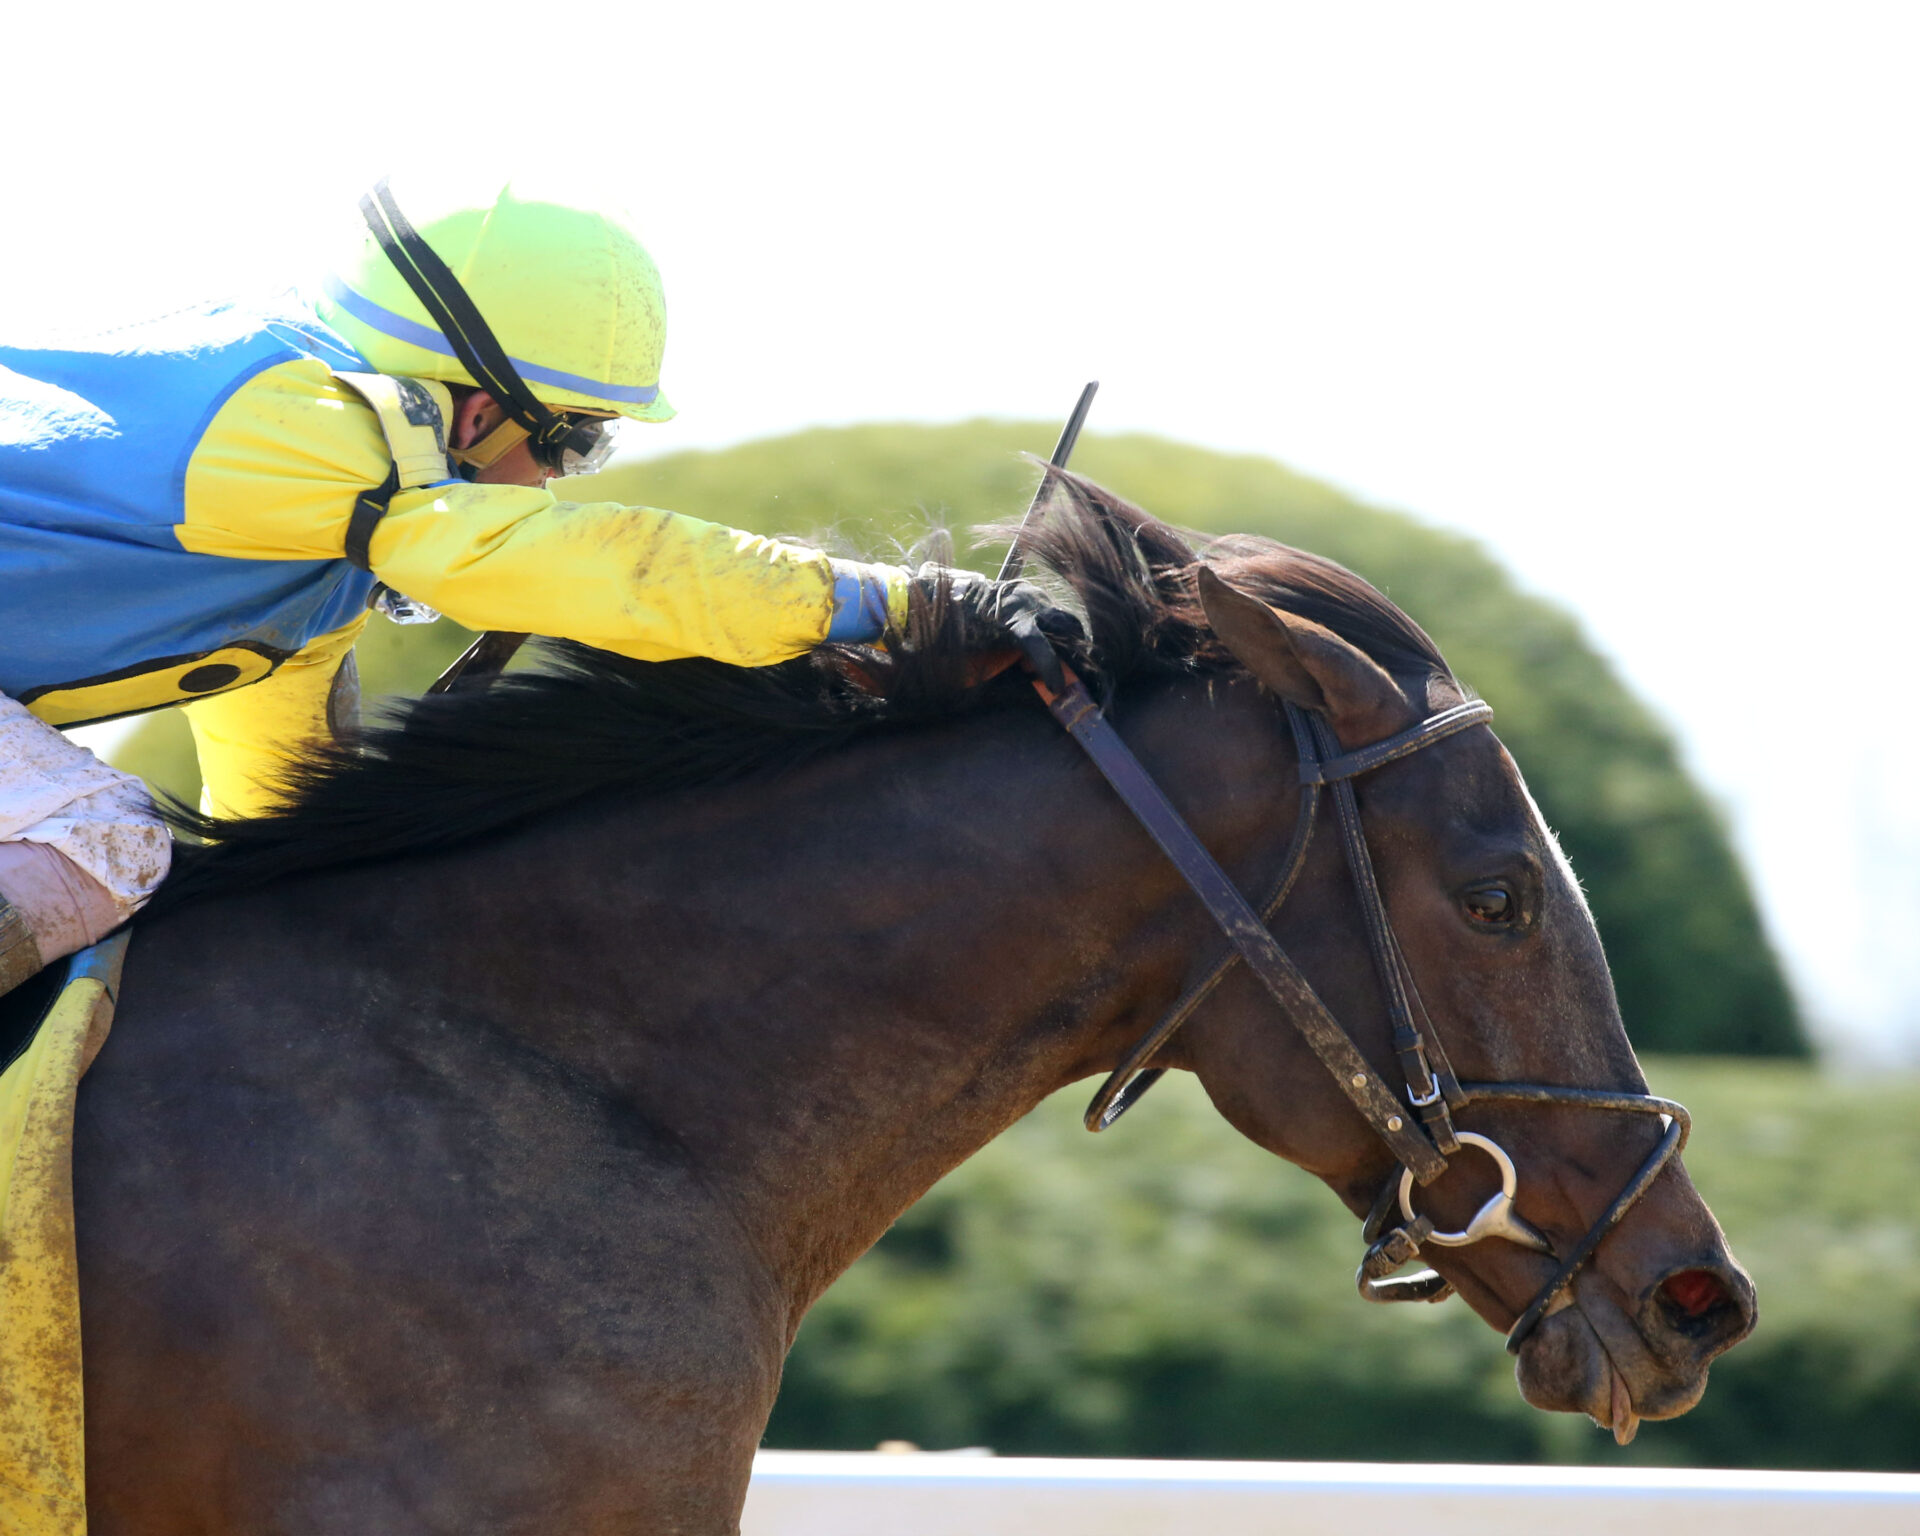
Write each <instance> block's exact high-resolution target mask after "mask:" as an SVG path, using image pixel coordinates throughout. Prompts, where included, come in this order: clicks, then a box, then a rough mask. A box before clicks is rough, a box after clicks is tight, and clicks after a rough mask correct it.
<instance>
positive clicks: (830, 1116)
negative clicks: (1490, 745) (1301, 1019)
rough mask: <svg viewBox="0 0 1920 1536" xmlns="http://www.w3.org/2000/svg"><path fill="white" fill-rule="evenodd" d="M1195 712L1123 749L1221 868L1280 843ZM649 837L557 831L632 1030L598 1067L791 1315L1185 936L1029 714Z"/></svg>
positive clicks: (683, 809) (1075, 767) (1181, 708)
mask: <svg viewBox="0 0 1920 1536" xmlns="http://www.w3.org/2000/svg"><path fill="white" fill-rule="evenodd" d="M1204 710H1205V705H1204V702H1203V701H1202V700H1201V698H1200V697H1199V696H1198V692H1197V690H1192V691H1188V692H1187V693H1185V694H1183V695H1177V696H1175V695H1170V696H1167V697H1165V698H1163V699H1161V700H1159V701H1156V703H1155V704H1154V705H1152V706H1151V707H1148V708H1145V709H1143V710H1142V711H1140V712H1139V713H1138V714H1137V715H1135V716H1133V717H1131V718H1130V719H1129V721H1128V722H1127V725H1128V734H1129V735H1130V736H1131V737H1133V738H1134V739H1135V740H1136V741H1137V742H1139V743H1140V744H1141V745H1142V747H1143V756H1145V757H1146V759H1147V761H1148V762H1149V764H1150V766H1154V767H1156V768H1157V769H1158V770H1159V771H1161V772H1163V773H1164V774H1165V776H1166V779H1167V783H1168V785H1169V788H1170V789H1171V791H1172V792H1173V793H1174V795H1175V798H1176V800H1179V801H1181V802H1183V804H1186V805H1189V806H1191V807H1192V808H1193V810H1194V812H1195V814H1196V818H1197V820H1196V824H1197V825H1199V826H1200V827H1201V829H1202V831H1203V832H1207V831H1211V832H1212V833H1213V834H1214V835H1215V837H1216V838H1218V839H1219V840H1220V841H1218V842H1216V846H1217V847H1222V849H1223V851H1230V848H1231V846H1232V844H1233V843H1234V842H1235V840H1236V839H1237V840H1239V841H1240V842H1242V843H1249V842H1263V841H1264V836H1263V835H1262V836H1254V837H1249V835H1248V834H1249V829H1250V828H1256V827H1257V828H1258V829H1259V832H1260V833H1261V834H1265V833H1267V832H1272V833H1273V834H1274V835H1276V836H1277V835H1279V833H1281V832H1283V831H1284V828H1278V829H1275V828H1273V827H1272V826H1271V821H1272V812H1273V808H1274V806H1275V805H1276V804H1277V805H1280V806H1282V807H1284V806H1285V805H1286V803H1287V802H1286V799H1285V797H1284V794H1282V795H1280V796H1277V797H1275V798H1274V799H1273V800H1268V799H1266V797H1264V796H1258V797H1249V796H1247V795H1246V794H1244V793H1242V794H1239V795H1237V796H1236V795H1234V794H1232V793H1227V792H1222V791H1221V788H1220V785H1219V784H1218V783H1217V782H1216V781H1217V780H1218V779H1219V777H1220V769H1221V768H1222V767H1225V766H1228V764H1226V763H1223V762H1221V761H1220V759H1221V757H1222V755H1223V754H1222V752H1221V750H1220V742H1219V739H1218V738H1219V735H1220V733H1219V732H1218V731H1217V730H1216V729H1215V727H1216V724H1217V721H1216V719H1215V717H1214V716H1212V715H1211V714H1208V716H1207V719H1206V722H1205V725H1206V728H1205V729H1202V728H1201V726H1202V719H1201V715H1202V712H1203V711H1204ZM1242 713H1244V712H1242ZM1260 713H1261V715H1262V717H1264V715H1265V712H1264V711H1262V712H1260ZM1226 734H1227V735H1229V736H1231V735H1232V734H1233V733H1232V732H1228V733H1226ZM1240 735H1242V736H1245V737H1247V738H1248V742H1245V743H1242V744H1241V747H1242V748H1243V749H1246V748H1247V746H1248V743H1251V744H1252V746H1253V747H1254V748H1257V749H1258V750H1261V751H1265V750H1266V749H1267V748H1268V746H1269V745H1270V739H1271V732H1270V730H1269V729H1267V728H1265V727H1262V728H1260V729H1256V730H1251V731H1249V730H1245V729H1243V730H1242V731H1241V732H1240ZM1269 761H1270V759H1269ZM1275 778H1276V781H1278V775H1275ZM1250 798H1252V799H1256V800H1258V801H1260V802H1261V803H1259V804H1257V805H1252V806H1250V805H1249V804H1248V803H1247V802H1248V801H1249V799H1250ZM650 814H651V818H652V819H651V820H650V823H649V825H648V826H647V827H645V828H644V829H639V830H636V829H633V828H631V827H622V828H620V829H619V831H618V834H617V835H611V836H610V835H609V832H608V829H607V828H605V827H600V828H595V827H593V826H590V825H588V824H586V823H584V822H583V823H582V824H581V825H580V826H579V827H577V828H576V829H575V831H574V833H573V834H572V835H573V836H574V837H575V838H576V843H577V857H578V858H579V859H580V860H581V861H582V864H583V866H584V870H583V879H584V880H585V883H586V888H588V889H591V891H592V892H593V896H592V902H593V910H597V911H599V912H601V913H603V914H611V915H615V916H616V917H617V919H618V922H619V926H620V932H619V934H618V935H610V936H609V939H608V942H609V943H617V944H619V945H620V946H621V947H620V950H619V953H620V954H621V955H623V956H624V957H626V958H625V960H624V963H623V964H622V965H621V966H620V972H621V980H622V982H623V983H624V984H625V985H626V987H627V988H628V990H627V992H626V995H625V1001H626V1003H627V1007H628V1009H629V1011H630V1013H637V1015H638V1017H637V1018H636V1019H634V1020H633V1022H632V1024H631V1025H628V1026H623V1027H625V1028H627V1030H628V1032H629V1033H630V1034H631V1037H632V1038H631V1041H630V1043H629V1045H630V1048H629V1047H620V1048H616V1049H615V1051H614V1053H613V1058H612V1059H615V1060H617V1061H618V1063H619V1065H618V1066H616V1068H615V1070H616V1071H618V1072H620V1073H622V1074H625V1075H628V1076H629V1077H630V1081H629V1082H628V1083H627V1084H625V1085H624V1087H625V1090H626V1091H629V1092H631V1093H632V1095H633V1096H634V1097H635V1099H636V1100H637V1101H638V1102H640V1103H641V1104H642V1105H644V1106H645V1108H646V1110H647V1112H648V1113H649V1114H650V1115H651V1116H652V1117H655V1118H657V1119H660V1120H663V1121H665V1122H666V1128H667V1129H669V1130H670V1131H671V1133H672V1135H673V1137H674V1138H675V1139H676V1140H677V1141H678V1142H679V1143H681V1144H682V1145H684V1146H685V1147H686V1148H687V1149H688V1150H689V1152H690V1153H691V1155H692V1156H693V1158H694V1159H695V1162H696V1164H697V1165H698V1167H699V1169H700V1171H701V1174H702V1177H703V1180H704V1181H705V1183H706V1184H707V1185H708V1186H709V1187H710V1188H712V1189H714V1190H716V1191H718V1192H720V1194H721V1195H722V1197H723V1198H725V1199H726V1200H727V1201H728V1202H729V1203H730V1204H731V1205H732V1206H733V1207H734V1214H735V1215H736V1217H737V1218H738V1219H739V1220H740V1221H741V1222H742V1224H743V1225H744V1226H745V1227H747V1229H748V1230H749V1231H751V1232H752V1233H753V1234H754V1236H755V1238H756V1241H757V1242H758V1244H759V1246H760V1248H761V1250H762V1252H763V1253H764V1254H765V1255H766V1257H767V1258H768V1260H769V1263H770V1265H771V1267H772V1268H773V1269H774V1270H775V1271H776V1273H777V1274H779V1275H780V1276H781V1279H782V1282H783V1283H784V1284H785V1285H786V1286H787V1287H788V1289H789V1291H790V1294H791V1297H792V1299H793V1300H794V1301H795V1302H796V1303H797V1304H798V1305H800V1306H804V1305H805V1304H806V1303H807V1302H809V1301H811V1299H812V1297H813V1296H814V1295H816V1294H817V1293H818V1291H819V1290H820V1289H823V1288H824V1287H825V1285H826V1284H827V1283H828V1282H829V1281H830V1280H831V1279H832V1278H833V1277H834V1275H836V1274H838V1273H839V1271H840V1270H841V1269H843V1268H844V1267H845V1266H846V1265H847V1264H848V1263H850V1262H851V1261H852V1260H853V1258H855V1257H857V1256H858V1255H859V1253H861V1252H862V1251H864V1250H865V1249H866V1248H867V1247H868V1246H869V1245H870V1244H871V1243H872V1242H873V1241H874V1240H875V1239H876V1238H877V1237H878V1236H879V1235H880V1234H881V1233H882V1232H884V1231H885V1229H886V1227H887V1225H888V1224H889V1223H890V1222H891V1221H892V1220H893V1219H894V1218H895V1217H896V1216H897V1215H898V1214H899V1213H900V1211H902V1210H903V1209H905V1207H906V1206H908V1205H909V1204H911V1203H912V1202H913V1201H914V1200H915V1199H917V1198H918V1197H919V1196H920V1194H921V1193H923V1192H924V1191H925V1190H926V1189H927V1188H928V1186H930V1185H931V1184H932V1183H933V1182H934V1181H935V1180H936V1179H938V1178H939V1177H940V1176H941V1175H942V1174H944V1173H945V1172H947V1171H948V1170H949V1169H951V1168H952V1167H954V1166H956V1165H957V1164H958V1163H960V1162H961V1161H963V1160H964V1159H965V1158H966V1157H968V1156H969V1155H971V1154H972V1153H973V1152H974V1151H976V1150H978V1148H980V1147H981V1146H983V1145H984V1144H985V1143H986V1142H987V1141H989V1140H991V1139H992V1138H993V1137H994V1136H995V1135H997V1134H998V1133H999V1132H1000V1131H1001V1130H1003V1129H1004V1128H1005V1127H1006V1126H1007V1125H1009V1124H1011V1123H1012V1122H1013V1121H1014V1120H1016V1119H1018V1118H1019V1117H1020V1116H1021V1115H1023V1114H1025V1113H1026V1112H1027V1111H1028V1110H1029V1109H1031V1108H1032V1107H1033V1106H1034V1105H1035V1104H1036V1103H1038V1102H1039V1101H1040V1100H1041V1099H1042V1098H1044V1097H1045V1096H1046V1095H1047V1094H1048V1093H1050V1092H1052V1091H1053V1090H1054V1089H1056V1088H1058V1087H1060V1086H1062V1085H1063V1084H1065V1083H1068V1082H1071V1081H1073V1080H1074V1079H1076V1078H1078V1077H1082V1076H1085V1075H1086V1074H1088V1073H1089V1072H1092V1071H1096V1070H1101V1069H1104V1068H1105V1067H1107V1066H1110V1065H1111V1064H1112V1061H1113V1059H1114V1058H1115V1057H1116V1056H1117V1055H1118V1053H1119V1050H1120V1049H1121V1048H1122V1047H1123V1046H1124V1044H1125V1043H1126V1042H1127V1041H1128V1040H1129V1039H1130V1038H1131V1036H1132V1035H1133V1034H1134V1033H1137V1032H1138V1031H1139V1030H1141V1029H1144V1028H1145V1027H1146V1026H1147V1025H1148V1024H1149V1023H1150V1022H1151V1021H1152V1017H1153V1015H1154V1013H1155V1012H1156V1011H1157V1009H1158V1008H1159V1007H1161V1006H1163V1005H1164V1003H1165V1002H1166V1000H1167V999H1168V998H1170V997H1171V996H1172V995H1173V993H1174V992H1175V991H1176V990H1177V989H1178V987H1179V985H1180V983H1181V981H1182V980H1183V978H1184V976H1185V974H1186V970H1187V967H1188V964H1189V962H1190V961H1191V959H1192V957H1193V955H1194V953H1195V950H1196V946H1198V945H1201V944H1203V943H1205V941H1206V938H1207V937H1208V935H1207V934H1206V931H1205V928H1204V922H1205V920H1204V918H1203V917H1201V916H1200V915H1199V911H1198V907H1197V904H1195V903H1193V902H1192V901H1191V900H1190V898H1186V897H1185V896H1184V894H1183V891H1182V888H1181V887H1180V885H1179V883H1178V877H1177V876H1176V875H1174V873H1173V872H1172V871H1171V869H1170V868H1169V867H1168V866H1167V865H1166V863H1165V861H1164V859H1162V858H1161V856H1160V855H1159V854H1158V852H1157V851H1156V850H1155V849H1154V848H1153V846H1152V844H1151V843H1150V842H1149V840H1148V838H1147V836H1146V834H1145V833H1144V832H1143V831H1141V830H1140V829H1139V828H1138V827H1137V826H1135V825H1133V824H1132V823H1131V821H1130V819H1129V818H1128V817H1127V815H1126V813H1125V811H1124V810H1123V809H1122V808H1121V807H1120V806H1119V805H1118V803H1117V802H1116V801H1115V800H1114V799H1113V797H1112V795H1111V793H1110V792H1109V791H1108V790H1107V789H1106V787H1105V786H1104V784H1102V783H1101V781H1100V780H1099V779H1098V778H1097V777H1096V776H1095V774H1094V773H1093V771H1092V770H1091V769H1090V767H1089V766H1088V765H1087V764H1086V763H1085V762H1084V761H1083V760H1082V759H1081V758H1080V757H1079V754H1078V753H1077V751H1076V750H1075V749H1074V748H1073V747H1072V746H1071V745H1070V743H1068V741H1067V740H1066V739H1065V737H1064V736H1063V735H1062V734H1061V733H1060V732H1059V730H1058V727H1057V726H1055V725H1053V723H1052V722H1051V721H1050V720H1048V719H1047V717H1046V716H1044V715H1043V714H1041V713H1039V711H1038V710H1035V711H1034V712H1033V713H1031V714H1028V713H1026V712H1024V711H1023V712H1019V713H1018V714H1012V715H994V716H988V717H984V718H981V719H978V720H976V721H974V722H971V723H969V724H967V725H964V726H963V725H956V726H955V727H953V728H951V729H945V730H940V731H933V732H928V733H925V734H921V735H915V736H911V737H902V738H898V739H893V740H888V741H877V742H873V743H870V744H868V745H866V746H865V747H863V748H862V749H859V750H856V751H853V752H850V753H848V754H845V755H844V756H840V757H835V758H831V759H828V760H826V761H823V762H821V763H819V764H816V765H815V766H813V767H811V768H809V769H806V770H804V771H802V772H799V773H796V774H793V775H791V776H789V777H787V778H785V779H781V780H778V781H774V782H772V783H770V784H760V785H755V786H751V787H743V788H740V789H737V790H733V791H728V792H724V793H717V794H710V795H703V796H698V797H690V798H689V799H688V801H687V802H686V803H685V804H684V805H680V806H676V807H670V808H666V809H665V810H663V811H658V812H653V813H650ZM1209 823H1211V826H1209ZM1262 823H1265V825H1262ZM1256 851H1258V850H1256ZM1265 856H1269V857H1270V854H1268V855H1265ZM595 920H596V919H595V918H594V917H593V915H592V911H587V912H584V913H583V915H582V916H581V917H580V918H579V919H578V921H579V922H580V923H582V924H587V923H591V922H593V921H595ZM597 920H598V921H599V922H600V924H601V926H602V927H605V926H606V918H605V916H602V917H600V918H599V919H597ZM602 1059H603V1060H604V1059H609V1058H606V1057H603V1058H602Z"/></svg>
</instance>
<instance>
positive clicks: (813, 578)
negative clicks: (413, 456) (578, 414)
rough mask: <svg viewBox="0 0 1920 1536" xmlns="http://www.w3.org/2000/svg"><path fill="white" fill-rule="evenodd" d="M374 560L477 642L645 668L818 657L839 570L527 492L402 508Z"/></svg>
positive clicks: (626, 511)
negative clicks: (505, 641) (481, 637)
mask: <svg viewBox="0 0 1920 1536" xmlns="http://www.w3.org/2000/svg"><path fill="white" fill-rule="evenodd" d="M372 555H373V569H374V573H375V574H376V575H377V576H379V577H380V579H381V580H382V581H384V582H386V583H388V584H389V585H390V586H392V587H395V588H397V589H398V590H399V591H402V592H404V593H406V594H407V595H408V596H409V597H414V598H418V599H419V600H420V601H421V602H423V603H426V604H427V605H428V606H429V607H433V608H437V609H439V610H440V612H442V613H444V614H446V615H447V616H448V617H449V618H452V619H455V620H457V621H458V622H459V623H461V624H464V625H466V626H467V627H468V628H469V629H507V630H526V631H529V632H531V633H533V634H538V635H560V636H564V637H565V638H567V639H569V640H580V641H584V642H585V643H587V644H589V645H595V646H599V647H601V648H603V649H605V650H610V651H617V652H619V653H620V654H621V655H624V656H633V657H637V658H639V659H640V660H642V661H665V660H669V659H671V658H673V657H678V656H710V657H712V658H714V659H715V660H717V661H725V662H732V663H734V664H736V665H740V666H750V667H751V666H764V665H766V664H767V663H769V662H775V661H784V660H785V659H786V658H788V657H790V656H798V655H800V654H801V653H802V652H804V651H808V650H811V649H812V648H813V647H814V646H816V645H818V644H819V643H820V642H821V641H822V640H823V639H825V638H826V634H827V629H828V626H829V624H830V623H831V622H832V619H833V616H834V569H833V564H832V562H831V561H829V560H828V558H827V557H826V556H825V555H823V554H821V553H820V552H819V551H818V550H814V549H807V548H804V547H802V546H799V545H795V544H785V543H782V542H781V541H779V540H777V539H769V538H762V537H761V536H759V535H758V534H752V533H743V532H741V531H740V530H739V529H736V528H726V527H722V526H721V525H720V524H718V523H708V522H702V521H701V520H699V519H698V518H692V517H685V516H682V515H681V514H680V513H677V512H662V511H658V510H656V509H654V508H652V507H627V506H622V505H620V504H619V503H617V502H586V503H573V502H557V501H555V500H554V499H553V496H552V495H551V494H550V493H549V492H547V491H544V490H535V489H533V488H531V487H528V486H512V485H464V484H463V485H459V486H454V487H448V488H444V489H438V490H435V489H428V490H424V491H417V492H412V493H409V494H407V495H405V496H400V497H395V498H394V504H393V507H392V509H391V510H390V511H389V512H388V513H387V515H386V517H385V518H383V519H382V520H381V523H380V526H379V528H378V529H376V530H375V532H374V535H373V545H372ZM876 569H884V568H876ZM893 576H894V573H892V572H890V571H889V572H888V580H889V598H890V600H893V601H892V602H890V606H896V607H897V608H901V609H903V605H904V601H905V595H906V590H905V589H906V574H905V572H900V573H898V579H897V582H895V581H894V580H893ZM894 586H897V587H898V589H899V590H898V593H897V596H896V594H895V593H894V592H893V590H892V587H894ZM896 616H897V615H896Z"/></svg>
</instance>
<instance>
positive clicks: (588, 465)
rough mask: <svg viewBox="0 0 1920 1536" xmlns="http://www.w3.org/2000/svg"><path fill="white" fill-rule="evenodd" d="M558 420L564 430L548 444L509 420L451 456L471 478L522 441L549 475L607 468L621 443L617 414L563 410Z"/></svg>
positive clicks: (517, 423)
mask: <svg viewBox="0 0 1920 1536" xmlns="http://www.w3.org/2000/svg"><path fill="white" fill-rule="evenodd" d="M555 419H556V420H557V421H558V422H559V423H560V424H561V426H562V428H563V430H562V431H560V432H559V433H557V434H551V433H550V434H549V440H548V441H547V442H546V443H542V442H540V441H539V439H537V438H535V437H533V435H532V434H531V433H530V432H528V431H527V429H526V428H525V427H523V426H521V425H520V423H519V422H517V421H514V420H512V419H508V420H506V421H503V422H501V423H500V425H499V426H497V427H495V428H494V429H493V430H492V431H491V432H489V433H488V434H487V435H486V436H485V437H483V438H481V439H480V441H479V442H477V443H475V444H474V445H473V446H472V447H471V448H459V449H455V450H454V451H453V452H452V453H451V454H449V455H448V457H449V458H451V459H452V460H453V461H454V462H455V463H456V464H460V465H464V466H465V467H466V470H467V471H468V472H469V474H468V478H472V475H471V472H472V471H477V470H482V469H485V468H487V466H488V465H490V464H496V463H498V462H499V461H500V460H501V459H503V458H505V457H506V456H507V454H509V453H511V452H512V451H513V450H514V449H515V448H517V447H518V446H519V445H520V444H521V443H526V444H527V451H528V452H529V453H531V454H532V455H533V461H534V463H536V464H538V465H539V466H540V467H541V468H542V469H544V470H545V471H546V472H547V473H548V474H550V475H591V474H593V473H595V472H596V471H598V470H600V469H603V468H605V467H606V462H607V460H608V459H609V458H610V457H612V455H613V450H614V448H615V446H616V445H617V444H618V442H619V435H620V434H619V427H620V418H619V417H618V416H588V415H586V414H584V413H583V412H579V411H563V412H561V413H560V414H559V415H558V416H557V417H556V418H555Z"/></svg>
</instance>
